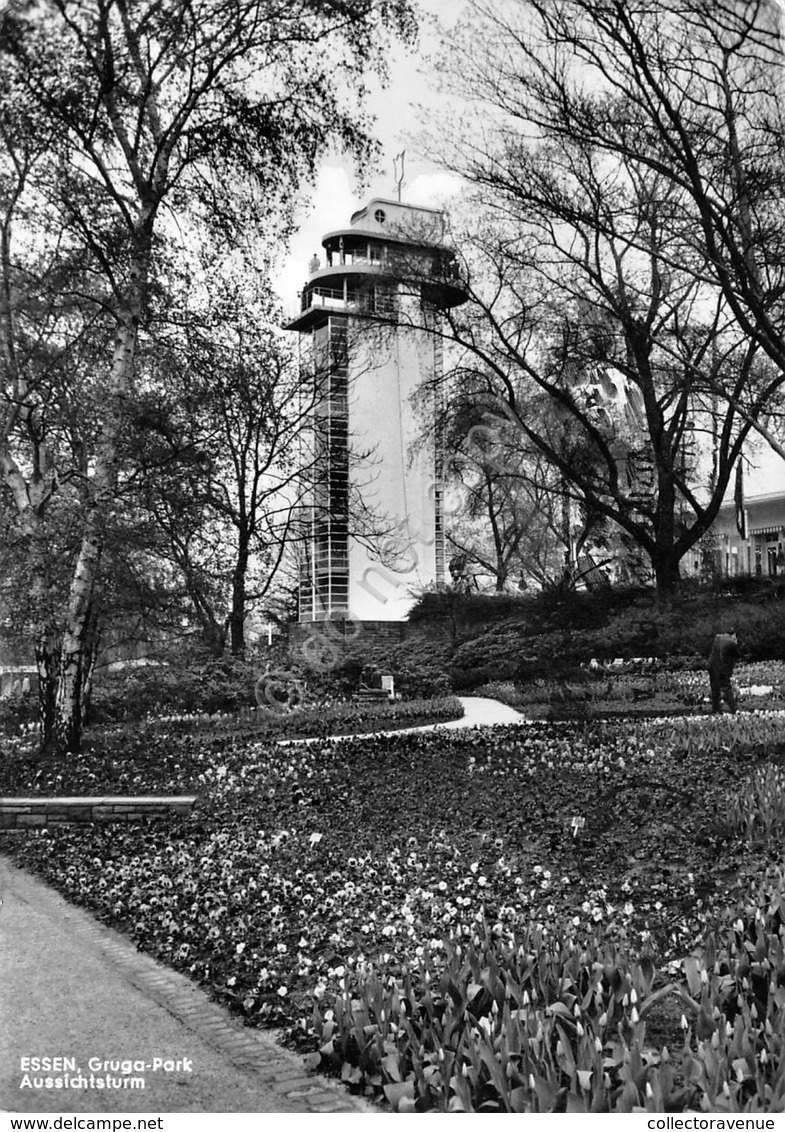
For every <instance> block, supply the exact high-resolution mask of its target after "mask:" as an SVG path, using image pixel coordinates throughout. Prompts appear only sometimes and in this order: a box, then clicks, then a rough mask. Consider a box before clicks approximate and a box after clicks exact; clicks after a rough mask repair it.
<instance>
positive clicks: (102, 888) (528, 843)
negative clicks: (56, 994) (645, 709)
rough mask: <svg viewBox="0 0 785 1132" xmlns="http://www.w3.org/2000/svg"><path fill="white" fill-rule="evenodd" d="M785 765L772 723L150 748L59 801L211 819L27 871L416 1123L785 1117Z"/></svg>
mask: <svg viewBox="0 0 785 1132" xmlns="http://www.w3.org/2000/svg"><path fill="white" fill-rule="evenodd" d="M784 744H785V719H784V718H783V717H782V716H780V715H776V714H774V713H772V714H771V715H768V716H746V717H745V716H738V717H730V716H723V717H715V718H707V719H695V720H665V721H657V722H656V723H639V724H636V725H634V726H629V725H628V726H621V725H618V724H615V723H603V724H597V725H594V726H592V727H578V726H573V725H569V724H562V725H546V724H539V725H532V726H531V727H529V728H527V729H526V730H525V731H522V730H521V729H517V728H514V729H513V728H511V729H504V728H496V729H486V730H483V731H480V732H450V733H447V732H442V733H435V734H430V735H407V736H389V737H385V738H375V739H373V740H362V741H355V742H346V743H342V744H340V746H335V745H331V744H327V743H324V744H323V743H316V744H313V745H310V746H308V747H297V748H283V749H282V748H280V747H277V746H275V745H273V744H272V743H270V742H267V741H250V740H249V739H248V738H247V736H246V737H244V736H242V735H226V736H224V737H223V738H222V739H221V740H220V741H218V740H216V739H213V740H211V741H209V742H205V741H204V740H202V739H200V737H199V736H198V735H197V734H178V733H176V732H172V733H169V734H165V733H161V734H160V735H159V736H158V738H157V740H156V742H154V743H151V742H150V741H146V742H145V741H142V740H141V739H139V738H138V737H130V736H129V737H126V740H125V742H124V744H123V747H122V748H121V749H120V748H118V750H117V754H116V757H112V756H110V755H108V754H107V753H104V755H103V756H101V757H100V758H99V757H98V756H94V755H90V754H88V755H85V756H83V757H81V758H80V759H78V760H75V761H74V763H73V764H72V765H70V766H69V767H67V768H62V769H60V770H55V769H54V768H48V767H47V768H43V769H42V771H41V777H42V780H43V779H44V778H46V777H47V776H49V780H48V782H46V783H44V784H43V785H44V787H45V788H47V789H51V788H52V786H53V785H55V784H57V785H59V787H60V788H62V789H63V790H65V789H68V790H73V791H74V792H77V791H78V792H83V791H84V788H85V786H86V785H89V784H92V785H93V786H94V787H95V788H96V789H102V790H109V789H112V790H113V791H114V790H115V788H122V789H123V790H124V791H126V790H127V791H129V792H130V791H136V792H142V791H150V792H159V791H168V790H170V789H172V788H174V786H175V784H177V788H178V789H193V790H195V791H196V792H197V793H199V794H200V796H201V797H202V798H203V802H202V804H201V806H200V808H199V810H198V811H197V812H196V813H194V814H193V815H192V816H191V817H187V818H180V819H177V820H174V819H161V820H157V821H155V822H151V823H150V825H149V826H148V827H147V828H145V829H133V830H130V829H128V830H127V829H113V830H111V831H107V830H105V829H100V828H90V829H64V830H56V831H50V832H47V833H45V834H30V835H25V836H24V838H23V839H20V838H19V837H16V838H13V839H12V838H8V839H6V841H5V845H4V848H5V849H6V850H7V851H9V852H12V853H13V854H14V856H15V857H16V858H17V860H18V861H19V862H20V863H22V864H25V865H27V866H29V867H31V868H33V869H35V870H37V871H39V872H41V873H42V874H43V875H44V876H45V877H47V879H49V880H50V881H51V882H52V883H53V884H55V885H56V886H57V887H59V888H60V889H61V890H62V891H63V892H64V893H65V894H66V895H67V896H68V897H69V899H72V900H74V901H76V902H79V903H82V904H85V905H86V906H88V907H89V908H91V909H92V910H93V911H94V912H95V913H96V914H97V915H98V916H99V917H100V918H102V919H104V920H106V921H108V922H111V923H112V924H114V925H116V926H118V927H120V928H121V929H123V930H125V931H127V932H128V933H129V934H130V935H131V936H132V937H133V938H134V939H135V940H136V941H137V943H138V944H139V946H141V947H143V948H145V949H146V950H149V951H150V952H151V953H153V954H155V955H156V956H157V957H159V958H160V959H162V960H163V961H164V962H167V963H169V964H171V965H173V966H175V967H177V968H179V969H181V970H183V971H185V972H187V973H189V974H190V975H191V976H192V977H193V978H195V979H197V980H199V981H200V982H202V983H204V984H205V985H207V986H209V987H210V988H211V989H212V990H213V992H214V993H215V994H216V995H217V996H218V997H219V998H221V999H222V1000H223V1001H225V1002H228V1003H231V1004H232V1005H233V1006H234V1007H235V1008H236V1009H237V1010H238V1011H239V1012H241V1013H242V1014H243V1015H244V1016H245V1017H246V1019H247V1020H248V1022H249V1023H250V1024H254V1025H258V1024H265V1023H268V1024H269V1023H273V1024H284V1025H286V1026H287V1028H288V1032H289V1034H290V1036H291V1037H292V1038H293V1039H298V1040H299V1041H300V1042H301V1043H302V1044H303V1046H304V1047H305V1048H308V1049H311V1050H313V1054H312V1064H314V1065H315V1066H316V1065H321V1066H330V1067H332V1068H334V1069H335V1070H336V1071H337V1072H339V1073H340V1074H341V1076H342V1077H343V1078H344V1080H345V1081H347V1083H348V1084H349V1085H350V1086H351V1087H353V1088H355V1089H364V1090H368V1091H370V1092H382V1091H385V1092H386V1095H387V1097H388V1099H389V1100H390V1102H391V1103H392V1104H393V1105H394V1106H396V1107H398V1108H401V1109H403V1110H405V1109H406V1108H408V1107H418V1108H443V1109H448V1110H458V1111H460V1110H470V1109H478V1110H482V1111H498V1110H500V1109H501V1110H505V1109H509V1110H511V1111H533V1110H537V1109H538V1108H539V1109H542V1110H548V1109H560V1108H561V1109H562V1110H564V1109H567V1110H574V1111H588V1110H590V1109H592V1108H594V1109H595V1110H597V1111H603V1110H611V1111H630V1109H634V1108H636V1107H641V1108H645V1107H648V1108H650V1109H651V1110H652V1111H664V1109H665V1107H666V1106H667V1107H668V1110H669V1111H674V1110H679V1109H680V1108H681V1109H683V1108H690V1107H692V1106H693V1105H697V1106H698V1107H701V1106H702V1107H703V1108H706V1107H707V1106H708V1105H712V1106H716V1105H720V1106H722V1105H723V1104H724V1105H725V1106H726V1108H729V1109H730V1110H731V1111H736V1110H738V1109H739V1108H744V1106H750V1105H751V1106H752V1107H753V1108H754V1107H755V1106H758V1107H759V1108H760V1107H768V1108H769V1109H770V1110H771V1111H775V1110H776V1107H777V1105H778V1104H781V1102H782V1099H783V1096H785V1080H783V1078H784V1077H785V1065H783V1058H784V1056H785V1055H784V1054H783V1050H785V1022H784V1020H783V1002H785V991H782V989H781V988H780V987H779V981H780V980H782V981H783V982H785V960H784V959H783V946H782V945H783V941H784V938H785V937H783V933H782V927H781V920H778V919H777V917H778V915H779V911H778V909H779V907H780V904H779V899H780V898H779V896H776V892H777V891H781V889H777V888H776V884H774V882H772V884H774V892H775V895H774V896H771V895H770V896H769V897H767V898H766V901H764V900H763V899H762V898H761V901H760V902H759V903H756V902H755V901H754V900H752V901H751V899H750V893H752V894H753V895H754V894H755V893H756V892H757V890H758V887H759V884H761V883H763V882H764V881H765V880H766V869H767V868H772V867H774V866H776V865H779V864H781V863H782V844H783V839H784V835H785V816H783V815H784V814H785V807H784V806H783V800H784V799H785V782H784V781H783V775H782V774H781V773H779V776H778V775H777V773H776V770H777V768H778V767H779V766H780V764H781V763H782V756H781V755H780V754H778V753H777V752H778V751H781V750H782V748H783V745H784ZM771 768H774V770H772V769H771ZM766 774H769V775H770V777H769V778H768V779H766V778H761V777H760V776H761V775H764V776H765V775H766ZM756 776H757V777H756ZM763 810H765V814H764V815H763V816H762V817H761V819H760V820H759V821H757V822H752V823H751V822H750V821H749V815H750V814H751V813H752V812H757V813H759V814H761V813H762V811H763ZM778 815H779V816H778ZM772 909H773V910H772ZM756 916H757V919H756ZM737 922H739V923H740V924H741V927H740V928H735V927H734V926H733V925H734V924H735V923H737ZM712 931H714V932H716V933H719V934H718V935H717V936H716V939H717V941H718V942H717V943H715V944H714V945H712V946H714V950H715V954H714V955H712V953H711V951H710V952H709V953H708V955H707V954H706V953H705V952H701V949H702V948H703V946H704V940H705V939H706V935H707V932H712ZM734 933H735V934H734ZM748 945H749V946H748ZM693 949H696V951H697V952H698V954H701V953H702V955H703V957H702V958H701V959H695V961H694V962H693V961H692V960H690V962H689V963H687V964H685V963H684V962H683V958H684V956H686V955H689V954H690V952H691V951H692V950H693ZM764 961H765V962H764ZM745 963H746V967H745V966H744V964H745ZM669 964H671V965H672V970H671V971H669V968H668V965H669ZM766 964H767V965H768V966H766ZM704 972H705V973H704ZM756 978H757V982H756V981H755V980H756ZM744 980H746V986H745V984H744ZM761 980H762V981H761ZM671 984H672V985H671ZM770 984H771V986H770ZM764 991H765V994H764ZM658 996H659V997H658ZM756 996H757V998H756ZM745 1004H746V1005H745ZM644 1006H645V1010H644ZM753 1007H754V1008H755V1012H756V1015H757V1017H753V1016H752V1014H751V1011H752V1008H753ZM576 1008H577V1009H576ZM745 1010H746V1014H745ZM682 1013H684V1014H685V1024H686V1028H682V1025H681V1015H682ZM767 1025H768V1029H767V1028H766V1027H767ZM647 1026H648V1031H647V1029H646V1027H647ZM728 1027H730V1030H728ZM598 1043H599V1045H598ZM663 1045H667V1046H668V1049H669V1050H670V1053H666V1052H664V1051H663ZM764 1055H765V1057H764ZM712 1058H713V1059H714V1060H713V1061H712V1060H711V1059H712ZM669 1060H671V1061H672V1062H673V1064H672V1065H671V1067H670V1068H668V1062H669ZM742 1061H743V1062H744V1065H743V1066H742V1064H741V1063H742ZM726 1086H727V1091H726ZM581 1106H583V1107H581ZM734 1106H736V1107H735V1108H734ZM714 1110H715V1109H714V1108H712V1109H711V1111H714Z"/></svg>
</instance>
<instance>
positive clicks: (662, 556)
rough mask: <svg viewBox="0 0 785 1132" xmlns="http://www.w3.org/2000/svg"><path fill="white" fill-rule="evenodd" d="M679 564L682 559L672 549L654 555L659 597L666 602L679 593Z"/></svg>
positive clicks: (655, 577) (653, 561)
mask: <svg viewBox="0 0 785 1132" xmlns="http://www.w3.org/2000/svg"><path fill="white" fill-rule="evenodd" d="M679 562H680V559H679V558H678V557H677V556H676V555H675V553H674V552H673V550H672V549H671V548H669V549H668V550H667V551H666V550H663V551H661V552H659V553H656V554H653V555H652V560H651V564H652V566H653V567H654V580H655V583H656V586H657V596H658V597H659V598H660V599H662V600H664V601H665V602H668V601H669V600H670V599H671V598H672V597H673V596H674V595H675V594H676V592H677V591H678V588H679V583H680V581H681V572H680V570H679Z"/></svg>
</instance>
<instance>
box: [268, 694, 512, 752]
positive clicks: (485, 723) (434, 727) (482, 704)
mask: <svg viewBox="0 0 785 1132" xmlns="http://www.w3.org/2000/svg"><path fill="white" fill-rule="evenodd" d="M458 699H459V700H460V701H461V704H462V705H463V715H462V716H461V718H460V719H451V720H449V721H448V722H446V723H424V724H421V725H420V726H419V727H398V728H394V729H393V730H392V731H366V732H363V734H362V735H328V736H327V738H323V737H318V738H310V739H280V740H279V745H280V746H289V745H290V744H294V743H339V742H344V740H347V739H373V738H376V737H377V736H379V735H412V734H415V733H416V732H418V731H455V730H457V729H458V728H462V727H494V726H496V725H497V724H511V723H529V722H530V721H529V720H528V719H527V718H526V716H524V715H521V713H520V712H519V711H516V710H515V708H511V707H508V706H507V704H501V703H499V701H498V700H489V699H486V698H485V697H483V696H458Z"/></svg>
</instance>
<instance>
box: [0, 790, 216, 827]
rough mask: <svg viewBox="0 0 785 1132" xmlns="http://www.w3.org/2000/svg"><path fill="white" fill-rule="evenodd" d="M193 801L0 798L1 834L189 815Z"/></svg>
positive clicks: (191, 797)
mask: <svg viewBox="0 0 785 1132" xmlns="http://www.w3.org/2000/svg"><path fill="white" fill-rule="evenodd" d="M196 799H197V796H196V794H174V795H168V796H155V795H140V796H138V797H129V796H119V797H113V796H112V795H105V794H104V795H100V796H95V797H84V798H82V797H62V798H56V797H55V798H53V797H42V796H36V795H32V796H28V797H13V798H12V797H8V798H0V830H14V829H29V828H31V827H33V828H35V827H38V828H40V827H43V826H48V825H68V824H72V823H81V822H101V823H106V822H129V821H143V820H144V819H145V818H149V817H154V816H156V815H158V814H188V813H190V812H191V810H192V809H193V807H194V804H195V803H196Z"/></svg>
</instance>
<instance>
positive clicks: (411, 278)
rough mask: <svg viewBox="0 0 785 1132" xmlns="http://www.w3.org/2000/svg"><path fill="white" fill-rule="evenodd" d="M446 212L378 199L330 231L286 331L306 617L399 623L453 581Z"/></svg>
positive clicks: (454, 287) (454, 280)
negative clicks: (417, 596)
mask: <svg viewBox="0 0 785 1132" xmlns="http://www.w3.org/2000/svg"><path fill="white" fill-rule="evenodd" d="M443 238H444V220H443V216H442V214H441V213H440V212H439V211H437V210H435V209H431V208H420V207H414V206H412V205H407V204H403V203H401V202H400V201H391V200H383V199H374V200H371V201H370V203H369V204H368V205H367V206H366V207H365V208H362V209H360V210H359V211H358V212H355V213H354V215H353V216H352V218H351V221H350V224H349V227H348V228H343V229H340V230H338V231H335V232H328V233H327V235H326V236H324V238H323V240H322V247H323V249H324V259H323V260H322V259H320V258H319V257H318V256H315V257H314V259H313V260H312V261H311V266H310V275H309V277H308V280H307V282H306V284H305V286H304V288H303V290H302V292H301V293H300V302H299V310H298V312H297V314H296V316H295V317H294V318H292V319H291V320H290V321H289V322H288V323H287V329H289V330H294V331H297V332H298V333H299V335H300V359H301V370H302V374H303V391H304V397H305V398H306V404H307V405H308V406H309V408H308V411H309V416H310V421H309V424H310V429H309V430H308V431H309V440H308V443H307V444H306V448H307V452H306V453H305V454H304V458H303V476H304V481H305V482H304V485H303V487H304V496H305V505H304V511H303V521H304V528H305V533H304V537H303V540H302V544H301V554H300V577H299V593H300V600H299V618H298V619H299V621H300V622H301V623H303V622H314V621H343V622H346V621H353V622H366V623H367V622H374V623H378V627H379V628H381V627H382V624H383V623H388V624H391V626H392V623H400V622H402V621H404V620H405V618H406V616H407V613H408V611H409V609H410V607H411V604H412V596H411V595H412V592H413V591H416V590H419V589H421V588H422V587H424V586H427V585H432V584H434V583H439V582H441V581H443V580H444V530H443V517H442V494H443V492H442V455H441V446H440V443H439V435H438V428H437V427H436V426H437V415H436V414H437V409H438V398H439V389H438V379H439V378H440V377H441V374H442V366H443V361H442V345H441V339H440V338H439V336H438V334H434V333H433V330H434V329H435V328H436V326H437V324H438V320H439V317H440V312H441V311H444V310H446V309H448V308H449V307H452V306H456V305H458V304H459V303H462V302H464V301H465V295H464V293H463V290H462V288H461V285H460V282H459V280H458V273H457V265H456V262H455V256H454V253H453V252H452V251H451V250H450V249H449V248H448V247H446V246H445V244H444V242H443Z"/></svg>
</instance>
